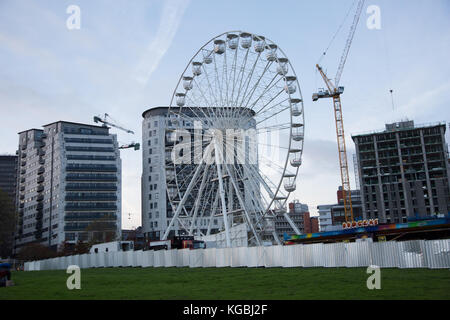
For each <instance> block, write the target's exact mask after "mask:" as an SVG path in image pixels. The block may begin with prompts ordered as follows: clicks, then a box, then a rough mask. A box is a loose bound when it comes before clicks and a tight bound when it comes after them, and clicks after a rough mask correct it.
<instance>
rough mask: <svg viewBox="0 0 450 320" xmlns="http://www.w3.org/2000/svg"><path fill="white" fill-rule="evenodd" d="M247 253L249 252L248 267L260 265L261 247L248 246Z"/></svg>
mask: <svg viewBox="0 0 450 320" xmlns="http://www.w3.org/2000/svg"><path fill="white" fill-rule="evenodd" d="M247 253H248V256H247V267H250V268H254V267H258V254H259V247H248V248H247Z"/></svg>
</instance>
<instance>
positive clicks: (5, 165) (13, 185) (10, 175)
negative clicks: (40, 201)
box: [0, 155, 17, 205]
mask: <svg viewBox="0 0 450 320" xmlns="http://www.w3.org/2000/svg"><path fill="white" fill-rule="evenodd" d="M16 189H17V156H13V155H0V190H2V191H3V192H5V193H6V194H7V195H8V196H9V198H10V200H11V202H12V203H13V204H14V205H15V202H16Z"/></svg>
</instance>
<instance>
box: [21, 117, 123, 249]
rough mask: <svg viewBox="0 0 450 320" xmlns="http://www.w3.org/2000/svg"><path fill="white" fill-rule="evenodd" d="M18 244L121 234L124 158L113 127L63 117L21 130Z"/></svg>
mask: <svg viewBox="0 0 450 320" xmlns="http://www.w3.org/2000/svg"><path fill="white" fill-rule="evenodd" d="M18 156H19V162H20V163H19V174H18V197H17V205H18V210H19V222H18V225H17V232H16V248H17V249H19V250H20V248H21V247H22V246H23V245H25V244H27V243H30V242H38V243H42V244H44V245H46V246H49V247H51V248H53V249H56V248H57V247H58V246H59V245H60V244H61V243H63V242H66V243H69V244H74V243H76V242H77V241H88V240H90V239H95V240H97V241H106V240H109V239H116V238H117V239H120V232H121V159H120V154H119V149H118V143H117V138H116V135H113V134H110V133H109V128H107V127H100V126H93V125H88V124H80V123H72V122H65V121H58V122H54V123H50V124H48V125H45V126H44V127H43V129H30V130H26V131H22V132H20V133H19V150H18Z"/></svg>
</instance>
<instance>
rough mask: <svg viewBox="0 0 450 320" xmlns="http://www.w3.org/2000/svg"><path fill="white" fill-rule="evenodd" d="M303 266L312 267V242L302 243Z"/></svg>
mask: <svg viewBox="0 0 450 320" xmlns="http://www.w3.org/2000/svg"><path fill="white" fill-rule="evenodd" d="M303 266H304V267H305V268H311V267H314V248H313V245H312V244H305V245H303Z"/></svg>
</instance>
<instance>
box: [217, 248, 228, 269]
mask: <svg viewBox="0 0 450 320" xmlns="http://www.w3.org/2000/svg"><path fill="white" fill-rule="evenodd" d="M231 255H232V249H231V248H217V249H216V267H218V268H222V267H230V266H231Z"/></svg>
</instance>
